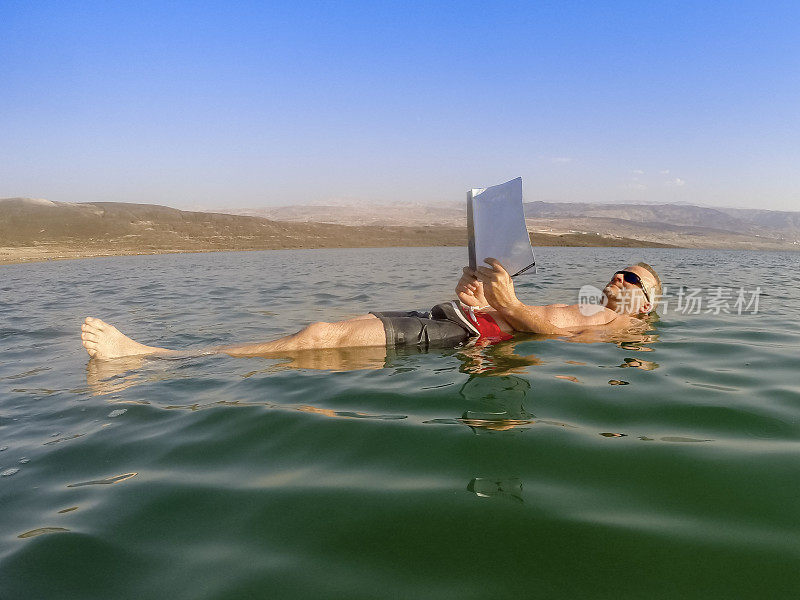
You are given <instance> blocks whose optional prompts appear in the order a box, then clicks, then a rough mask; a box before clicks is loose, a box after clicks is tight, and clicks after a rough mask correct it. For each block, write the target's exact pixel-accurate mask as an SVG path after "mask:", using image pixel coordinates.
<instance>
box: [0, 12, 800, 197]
mask: <svg viewBox="0 0 800 600" xmlns="http://www.w3.org/2000/svg"><path fill="white" fill-rule="evenodd" d="M798 31H800V4H798V3H796V2H604V3H588V2H518V3H511V2H494V3H488V2H479V3H469V2H440V3H435V2H423V3H412V2H363V3H362V2H301V3H290V2H282V3H268V2H70V1H59V2H47V1H39V2H27V1H23V2H16V1H13V0H12V1H9V0H3V1H0V81H2V82H3V86H2V89H3V91H2V93H0V197H10V196H30V197H38V198H48V199H50V200H58V201H69V202H81V201H86V202H90V201H124V202H147V203H157V204H166V205H170V206H176V207H179V208H193V207H215V206H262V205H282V204H296V203H312V202H313V203H323V202H326V201H329V200H338V201H341V200H354V201H376V202H393V201H400V200H411V201H422V202H451V201H461V200H463V198H464V194H465V192H466V190H467V189H468V188H471V187H483V186H487V185H492V184H495V183H500V182H502V181H505V180H508V179H511V178H513V177H517V176H520V175H521V176H522V177H523V178H524V180H525V199H526V200H527V201H533V200H546V201H589V202H610V201H625V202H632V201H647V202H691V203H700V204H705V205H711V206H715V205H718V206H734V207H750V208H772V209H778V210H800V168H798V167H800V36H799V35H798V34H797V32H798Z"/></svg>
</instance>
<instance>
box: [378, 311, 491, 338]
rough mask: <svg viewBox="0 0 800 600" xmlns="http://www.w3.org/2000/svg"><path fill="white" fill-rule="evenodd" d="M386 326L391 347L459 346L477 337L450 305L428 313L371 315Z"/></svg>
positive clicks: (389, 312) (401, 312)
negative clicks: (474, 336)
mask: <svg viewBox="0 0 800 600" xmlns="http://www.w3.org/2000/svg"><path fill="white" fill-rule="evenodd" d="M370 314H371V315H375V316H376V317H378V318H379V319H380V320H381V323H383V328H384V330H385V331H386V345H387V346H406V345H417V346H426V347H427V346H430V345H451V346H457V345H458V344H460V343H463V342H465V341H467V340H468V339H469V338H470V337H472V336H473V335H475V334H476V333H477V331H473V330H471V329H470V328H469V326H468V325H467V324H466V323H464V322H463V321H464V319H463V317H461V318H460V319H459V316H460V315H457V314H456V309H455V308H454V307H453V305H452V304H451V303H449V302H443V303H442V304H437V305H436V306H434V307H433V308H432V309H430V310H428V311H418V310H410V311H388V312H371V313H370Z"/></svg>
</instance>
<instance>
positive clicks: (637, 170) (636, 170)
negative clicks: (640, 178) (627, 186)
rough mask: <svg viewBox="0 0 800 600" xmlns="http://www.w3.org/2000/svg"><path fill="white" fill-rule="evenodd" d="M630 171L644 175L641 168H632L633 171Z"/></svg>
mask: <svg viewBox="0 0 800 600" xmlns="http://www.w3.org/2000/svg"><path fill="white" fill-rule="evenodd" d="M631 173H633V174H634V175H644V171H642V170H641V169H634V170H633V171H631Z"/></svg>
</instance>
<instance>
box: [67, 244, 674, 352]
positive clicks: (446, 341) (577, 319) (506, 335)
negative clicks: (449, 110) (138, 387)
mask: <svg viewBox="0 0 800 600" xmlns="http://www.w3.org/2000/svg"><path fill="white" fill-rule="evenodd" d="M485 262H486V263H487V264H488V265H490V267H478V268H477V269H476V270H472V269H470V268H469V267H464V269H463V275H462V277H461V279H460V280H459V282H458V285H457V286H456V294H457V295H458V299H459V301H460V302H450V303H443V304H437V305H436V306H434V307H433V308H432V309H431V310H430V311H426V312H418V311H410V312H373V313H370V314H367V315H361V316H358V317H355V318H352V319H348V320H346V321H338V322H336V323H312V324H310V325H308V326H307V327H305V328H303V329H301V330H300V331H298V332H297V333H295V334H292V335H288V336H285V337H282V338H279V339H277V340H273V341H271V342H260V343H252V344H243V345H237V346H224V347H220V348H214V349H212V350H209V351H206V352H204V354H214V353H223V354H228V355H230V356H281V355H285V354H286V353H293V352H297V351H302V350H315V349H324V348H354V347H367V346H403V345H420V346H428V345H451V346H457V345H459V344H462V343H465V342H468V341H472V340H477V341H480V342H481V343H492V342H497V341H501V340H505V339H510V338H511V337H512V336H513V334H514V333H517V332H520V333H522V332H524V333H540V334H548V335H558V336H564V337H570V338H574V339H576V341H577V338H581V337H583V338H587V336H588V338H589V339H591V336H593V335H597V334H613V333H622V332H627V331H635V330H639V331H641V330H642V329H643V328H644V327H645V326H646V324H645V322H644V320H643V317H645V316H646V315H647V314H649V313H650V312H651V311H652V310H653V309H654V308H655V303H656V301H657V299H658V297H659V296H660V295H661V280H660V278H659V276H658V274H657V273H656V272H655V270H654V269H653V268H652V267H651V266H650V265H648V264H646V263H638V264H636V265H633V266H630V267H627V268H625V269H622V270H620V271H617V272H616V273H614V275H613V277H612V278H611V280H610V281H609V282H608V284H607V285H606V286H605V288H604V289H603V290H602V298H601V299H600V302H599V303H598V304H596V305H593V306H591V307H588V308H589V310H587V306H586V305H585V304H573V305H566V304H549V305H546V306H530V305H526V304H523V303H522V302H520V300H519V299H518V298H517V296H516V293H515V292H514V283H513V281H512V279H511V277H510V276H509V274H508V273H507V272H506V270H505V269H504V268H503V266H502V265H501V264H500V263H499V262H498V261H496V260H495V259H493V258H487V259H486V261H485ZM81 330H82V333H81V339H82V341H83V347H84V348H86V351H87V352H88V353H89V356H91V357H92V358H97V359H112V358H121V357H124V356H144V355H160V356H165V355H173V356H174V355H185V354H186V353H185V352H179V351H176V350H168V349H166V348H158V347H155V346H145V345H144V344H140V343H139V342H136V341H135V340H133V339H131V338H129V337H128V336H126V335H124V334H123V333H121V332H120V331H119V330H118V329H117V328H116V327H114V326H113V325H109V324H108V323H105V322H104V321H101V320H100V319H95V318H92V317H88V318H87V319H86V321H85V322H84V324H83V326H82V327H81Z"/></svg>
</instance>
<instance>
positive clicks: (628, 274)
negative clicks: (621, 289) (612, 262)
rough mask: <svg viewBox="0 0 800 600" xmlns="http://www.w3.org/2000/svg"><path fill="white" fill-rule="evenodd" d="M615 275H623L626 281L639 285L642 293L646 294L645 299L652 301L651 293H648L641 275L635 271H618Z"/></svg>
mask: <svg viewBox="0 0 800 600" xmlns="http://www.w3.org/2000/svg"><path fill="white" fill-rule="evenodd" d="M614 275H622V279H623V280H624V281H625V282H626V283H630V284H631V285H638V286H639V287H640V288H641V290H642V293H643V294H644V297H645V299H646V300H647V301H648V302H650V294H648V293H647V289H645V287H644V284H643V283H642V279H641V277H639V276H638V275H637V274H636V273H634V272H633V271H617V272H616V273H614Z"/></svg>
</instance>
